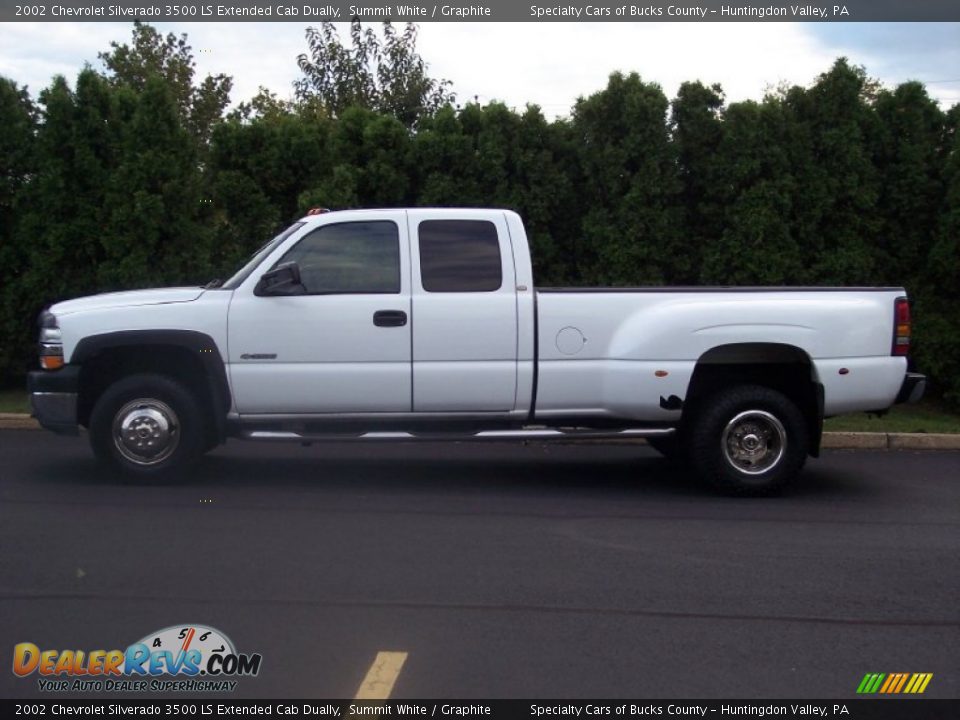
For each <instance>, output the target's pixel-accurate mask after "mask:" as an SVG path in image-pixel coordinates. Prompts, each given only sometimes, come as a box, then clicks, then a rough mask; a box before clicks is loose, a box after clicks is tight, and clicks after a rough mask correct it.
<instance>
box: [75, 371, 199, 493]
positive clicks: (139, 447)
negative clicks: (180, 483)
mask: <svg viewBox="0 0 960 720" xmlns="http://www.w3.org/2000/svg"><path fill="white" fill-rule="evenodd" d="M202 418H203V413H202V412H201V409H200V406H199V405H198V403H197V401H196V398H194V396H193V394H192V393H191V392H190V390H189V389H187V388H186V387H185V386H184V385H182V384H181V383H179V382H177V381H176V380H173V379H172V378H169V377H165V376H163V375H156V374H138V375H130V376H128V377H125V378H123V379H121V380H118V381H117V382H115V383H114V384H113V385H110V386H109V387H108V388H107V389H106V390H105V391H104V392H103V394H102V395H101V396H100V398H99V399H98V400H97V402H96V403H95V405H94V407H93V411H92V412H91V414H90V425H89V428H90V444H91V446H92V447H93V452H94V454H95V455H96V456H97V458H98V459H99V460H101V461H102V462H103V463H104V464H106V465H107V466H109V467H111V468H112V469H115V470H119V471H120V472H121V473H122V474H123V475H124V476H125V477H126V478H128V479H131V480H136V481H159V480H165V481H169V480H175V479H178V478H181V477H183V472H182V471H183V470H184V469H185V467H186V466H187V465H188V464H189V463H190V462H192V461H193V460H195V459H196V458H197V457H198V456H199V455H200V454H201V453H202V451H203V442H202V439H203V437H204V434H203V427H202Z"/></svg>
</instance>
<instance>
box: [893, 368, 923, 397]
mask: <svg viewBox="0 0 960 720" xmlns="http://www.w3.org/2000/svg"><path fill="white" fill-rule="evenodd" d="M926 387H927V376H926V375H921V374H920V373H907V374H906V376H905V377H904V378H903V385H901V386H900V392H899V393H897V399H896V400H894V402H895V403H915V402H917V400H919V399H920V398H922V397H923V391H924V390H925V389H926Z"/></svg>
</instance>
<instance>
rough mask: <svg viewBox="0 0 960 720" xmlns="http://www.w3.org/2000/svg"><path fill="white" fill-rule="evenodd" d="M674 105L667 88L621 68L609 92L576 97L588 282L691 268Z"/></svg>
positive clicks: (583, 267)
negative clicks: (672, 131)
mask: <svg viewBox="0 0 960 720" xmlns="http://www.w3.org/2000/svg"><path fill="white" fill-rule="evenodd" d="M667 107H668V103H667V98H666V96H665V95H664V94H663V90H661V88H660V86H659V85H656V84H653V83H645V82H643V81H642V80H641V79H640V76H639V75H637V74H636V73H631V74H630V75H627V76H624V75H622V74H620V73H614V74H612V75H611V76H610V79H609V81H608V83H607V87H606V88H605V89H604V90H602V91H600V92H598V93H595V94H594V95H591V96H590V97H589V98H586V99H584V98H580V99H579V100H577V103H576V106H575V107H574V111H573V123H572V124H573V130H574V133H575V136H576V139H577V142H578V143H579V147H580V152H579V160H580V167H581V169H582V172H583V183H584V184H583V187H582V188H581V194H582V196H583V198H584V203H585V207H586V208H587V210H586V212H585V213H584V214H583V216H582V220H581V222H582V225H581V232H582V236H583V239H582V242H580V243H579V244H578V246H577V247H576V249H575V250H574V254H575V258H574V262H575V264H576V265H575V266H576V269H577V273H578V275H580V276H581V278H582V279H583V280H585V281H587V282H589V283H605V284H614V285H630V284H650V285H662V284H664V283H666V282H670V281H671V280H672V279H673V278H674V277H677V276H681V275H683V274H685V273H687V272H689V258H688V256H687V254H686V253H685V251H684V248H683V246H682V241H681V235H680V217H681V214H680V203H679V193H680V181H679V177H678V174H677V163H676V156H675V153H674V148H673V147H672V145H671V144H670V138H669V133H668V129H667V124H666V116H667Z"/></svg>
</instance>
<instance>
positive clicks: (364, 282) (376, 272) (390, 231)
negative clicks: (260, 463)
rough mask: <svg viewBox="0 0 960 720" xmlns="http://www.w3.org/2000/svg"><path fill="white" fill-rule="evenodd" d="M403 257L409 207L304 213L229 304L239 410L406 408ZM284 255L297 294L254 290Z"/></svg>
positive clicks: (406, 275)
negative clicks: (293, 271) (338, 214)
mask: <svg viewBox="0 0 960 720" xmlns="http://www.w3.org/2000/svg"><path fill="white" fill-rule="evenodd" d="M277 255H279V257H278V256H277ZM409 258H410V253H409V241H408V238H407V222H406V213H405V212H404V211H402V210H397V211H377V212H370V213H363V214H353V215H352V216H351V220H349V221H339V222H338V221H336V220H335V219H331V220H330V221H328V222H324V221H323V220H321V221H320V224H319V225H317V224H312V223H311V224H310V225H309V226H308V227H307V228H305V229H304V231H302V233H301V237H300V238H299V239H298V240H297V241H296V242H295V243H294V244H293V246H292V247H287V249H286V250H285V251H283V252H278V253H275V254H274V256H272V257H271V258H270V259H268V260H267V261H266V262H264V263H263V265H262V266H261V267H259V268H257V270H256V271H254V272H253V273H252V274H251V276H250V277H249V278H248V279H247V280H246V281H245V282H244V284H243V285H242V286H240V287H239V288H238V289H237V290H236V292H235V293H234V298H233V300H232V302H231V305H230V315H229V328H228V336H229V357H230V379H231V385H232V390H233V395H234V400H235V403H236V406H237V410H238V412H239V413H240V414H241V415H249V414H320V413H371V412H373V413H379V412H410V411H411V407H412V400H411V391H412V386H411V377H410V373H411V349H410V341H411V330H410V327H411V325H410V260H409ZM289 261H296V262H297V264H298V265H299V268H300V274H301V282H302V285H303V286H304V289H305V293H304V294H300V295H289V296H258V295H257V294H255V292H254V288H255V286H256V283H257V281H258V280H259V278H260V277H261V276H262V275H263V274H264V273H265V272H267V271H268V270H270V269H272V268H274V267H276V266H277V265H279V264H281V263H285V262H289Z"/></svg>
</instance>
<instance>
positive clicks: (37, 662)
mask: <svg viewBox="0 0 960 720" xmlns="http://www.w3.org/2000/svg"><path fill="white" fill-rule="evenodd" d="M261 660H262V657H261V655H260V654H259V653H253V654H245V653H238V652H237V651H236V649H235V648H234V646H233V643H232V642H231V641H230V639H229V638H228V637H227V636H226V635H224V634H223V633H222V632H220V631H219V630H216V629H214V628H212V627H207V626H205V625H175V626H171V627H168V628H164V629H163V630H159V631H158V632H155V633H150V634H149V635H147V636H146V637H144V638H143V639H142V640H139V641H138V642H135V643H133V644H132V645H129V646H128V647H127V649H126V650H90V651H84V650H41V649H40V648H39V647H38V646H37V645H35V644H34V643H30V642H23V643H19V644H17V645H15V646H14V648H13V672H14V674H15V675H17V676H19V677H23V678H25V677H29V676H31V675H33V674H34V673H36V674H37V675H38V676H39V677H38V679H37V683H38V686H39V689H40V690H42V691H45V692H64V691H69V692H78V691H79V692H91V691H93V692H129V691H134V692H145V691H150V692H169V691H175V692H184V691H203V690H206V691H218V692H223V691H232V690H234V689H236V686H237V680H235V679H234V678H237V677H244V676H246V677H252V676H256V675H257V673H259V672H260V662H261Z"/></svg>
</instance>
